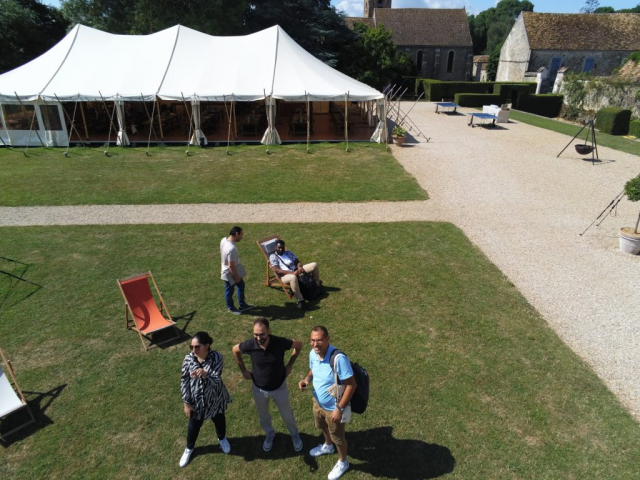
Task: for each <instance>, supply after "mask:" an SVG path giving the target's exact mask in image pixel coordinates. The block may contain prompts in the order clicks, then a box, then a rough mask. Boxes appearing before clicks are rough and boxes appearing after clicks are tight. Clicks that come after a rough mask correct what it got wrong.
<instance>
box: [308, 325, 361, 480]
mask: <svg viewBox="0 0 640 480" xmlns="http://www.w3.org/2000/svg"><path fill="white" fill-rule="evenodd" d="M329 340H330V339H329V332H328V331H327V329H326V328H325V327H323V326H322V325H318V326H316V327H313V329H312V330H311V348H312V350H311V352H309V373H307V376H306V377H305V378H304V379H302V380H300V382H298V388H299V389H300V390H305V389H306V388H307V387H308V386H309V383H310V382H311V380H313V419H314V421H315V424H316V427H317V428H318V429H319V430H322V433H323V435H324V443H323V444H320V445H318V446H317V447H316V448H314V449H313V450H311V452H310V454H311V456H312V457H319V456H321V455H327V454H330V453H333V452H334V451H335V449H334V445H335V448H337V450H338V456H339V457H340V459H339V460H338V463H336V465H335V466H334V467H333V470H331V472H330V473H329V476H328V478H329V480H336V479H338V478H340V477H341V476H342V475H343V474H344V472H346V471H347V470H348V469H349V461H348V460H347V439H346V436H345V424H344V423H342V416H343V412H344V410H345V408H347V406H348V405H349V402H350V401H351V397H352V396H353V393H354V392H355V391H356V381H355V378H354V377H353V370H352V369H351V362H349V359H348V358H347V357H346V355H337V356H336V357H335V360H334V367H335V369H336V373H337V374H338V378H339V379H340V383H341V384H344V385H345V389H344V393H343V394H342V396H341V397H340V396H339V398H334V397H333V396H332V395H331V394H330V393H329V389H330V388H331V387H332V386H334V385H335V377H334V372H333V369H332V368H331V363H330V359H331V352H332V351H333V350H335V347H334V346H332V345H330V344H329Z"/></svg>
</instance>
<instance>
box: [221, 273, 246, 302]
mask: <svg viewBox="0 0 640 480" xmlns="http://www.w3.org/2000/svg"><path fill="white" fill-rule="evenodd" d="M235 287H238V306H239V307H240V308H242V307H244V306H245V305H246V304H247V302H246V301H245V299H244V280H241V281H240V283H236V284H234V285H232V284H230V283H229V282H227V281H225V282H224V300H225V302H227V308H230V309H234V308H236V307H235V305H234V304H233V290H234V289H235Z"/></svg>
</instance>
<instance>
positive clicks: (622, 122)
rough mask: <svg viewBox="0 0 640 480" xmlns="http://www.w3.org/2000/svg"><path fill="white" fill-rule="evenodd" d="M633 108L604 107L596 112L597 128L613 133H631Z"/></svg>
mask: <svg viewBox="0 0 640 480" xmlns="http://www.w3.org/2000/svg"><path fill="white" fill-rule="evenodd" d="M630 121H631V110H625V109H624V108H615V107H604V108H601V109H600V110H599V111H598V113H597V114H596V128H597V129H598V130H600V131H601V132H603V133H609V134H611V135H626V134H627V133H629V122H630Z"/></svg>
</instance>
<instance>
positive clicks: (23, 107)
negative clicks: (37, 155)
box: [13, 92, 36, 157]
mask: <svg viewBox="0 0 640 480" xmlns="http://www.w3.org/2000/svg"><path fill="white" fill-rule="evenodd" d="M13 93H15V95H16V98H17V99H18V102H19V103H20V107H21V108H22V113H24V114H26V113H27V109H26V108H25V106H24V105H23V103H22V100H20V97H19V96H18V93H17V92H13ZM35 118H36V109H35V107H34V108H33V116H32V117H31V124H30V126H29V136H28V137H27V147H26V148H25V149H24V150H23V151H22V154H23V155H24V156H25V157H28V156H29V155H27V151H28V150H29V142H30V141H31V130H33V121H34V120H35Z"/></svg>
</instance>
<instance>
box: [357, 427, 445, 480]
mask: <svg viewBox="0 0 640 480" xmlns="http://www.w3.org/2000/svg"><path fill="white" fill-rule="evenodd" d="M347 441H348V442H349V456H350V457H351V458H354V459H356V460H359V461H360V462H362V463H357V464H355V463H352V465H351V469H352V470H357V471H361V472H364V473H367V474H369V475H371V476H373V477H384V478H397V479H399V480H404V479H413V478H438V477H441V476H443V475H446V474H448V473H451V472H453V470H454V468H455V465H456V460H455V458H454V457H453V455H452V454H451V450H449V449H448V448H447V447H444V446H442V445H438V444H435V443H427V442H423V441H421V440H411V439H398V438H394V437H393V427H391V426H387V427H379V428H373V429H371V430H361V431H357V432H347Z"/></svg>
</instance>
